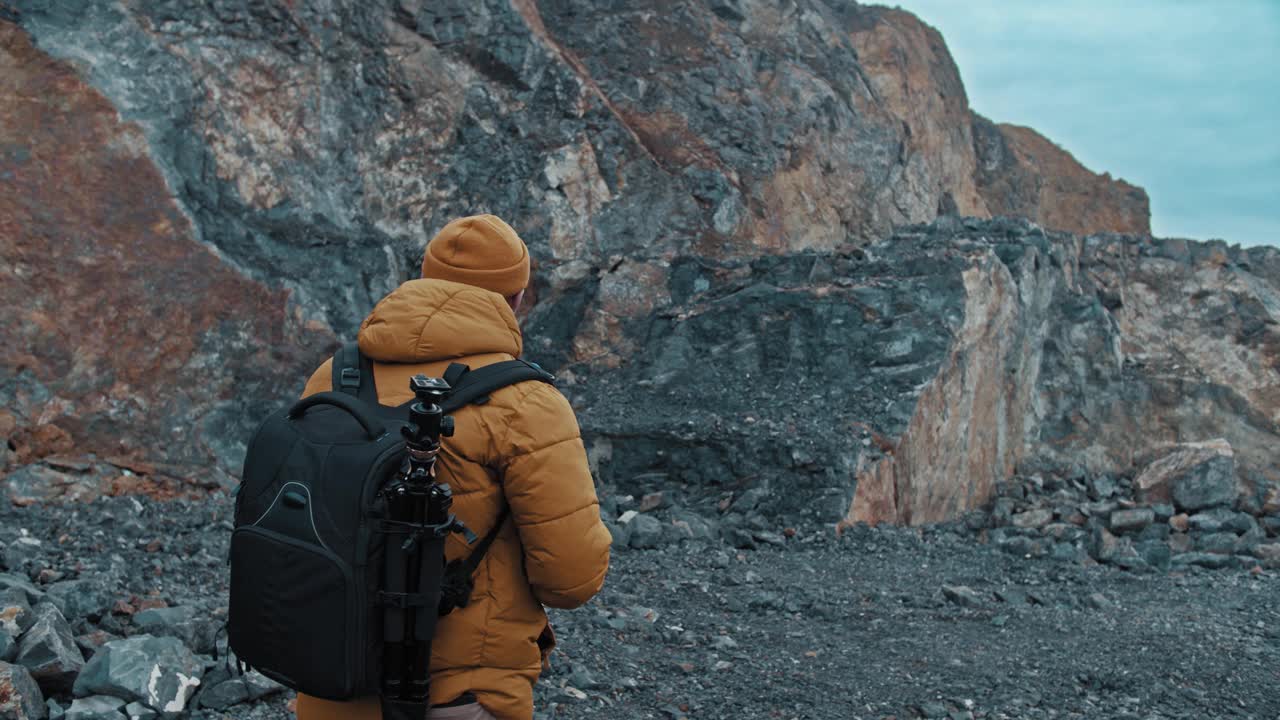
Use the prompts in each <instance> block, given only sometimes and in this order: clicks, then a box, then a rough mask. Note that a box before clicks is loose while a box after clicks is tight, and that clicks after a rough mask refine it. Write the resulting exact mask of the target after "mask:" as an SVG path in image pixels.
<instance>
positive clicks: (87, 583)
mask: <svg viewBox="0 0 1280 720" xmlns="http://www.w3.org/2000/svg"><path fill="white" fill-rule="evenodd" d="M47 592H48V596H49V597H48V599H49V601H50V602H52V603H53V604H54V605H57V606H58V610H60V611H62V614H63V616H64V617H66V618H67V619H68V620H71V621H72V622H74V621H76V620H80V619H81V618H87V619H89V620H91V621H97V620H98V619H99V618H101V617H102V615H103V614H104V613H106V612H107V611H108V610H110V609H111V606H112V605H113V604H114V603H115V598H114V597H112V595H111V593H109V592H108V591H107V590H106V589H105V583H104V582H103V581H101V580H95V579H90V578H81V579H78V580H64V581H62V582H57V583H54V584H52V585H50V586H49V588H48V591H47Z"/></svg>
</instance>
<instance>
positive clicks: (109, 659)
mask: <svg viewBox="0 0 1280 720" xmlns="http://www.w3.org/2000/svg"><path fill="white" fill-rule="evenodd" d="M203 670H204V665H203V664H202V663H201V662H200V660H199V659H198V658H197V657H196V656H195V655H194V654H193V653H192V652H191V650H189V649H187V647H186V646H185V645H183V644H182V641H180V640H178V639H177V638H172V637H154V636H152V635H137V636H134V637H131V638H127V639H124V640H115V641H112V642H109V643H107V644H106V645H103V646H102V647H101V648H100V649H99V650H98V652H97V653H96V654H95V655H94V656H93V659H92V660H90V661H89V663H88V664H87V665H85V667H84V670H83V671H81V673H80V676H79V677H78V678H76V682H75V694H76V695H77V696H81V697H83V696H86V695H93V694H103V695H107V694H109V695H113V696H116V697H121V698H124V699H125V700H126V701H133V700H137V701H139V702H142V703H143V704H145V705H147V706H148V707H150V708H153V709H155V710H158V711H160V712H161V713H164V714H169V713H177V712H181V711H182V710H184V709H185V708H186V706H187V700H188V699H190V698H191V696H192V695H193V694H194V693H195V690H196V688H197V687H198V686H199V685H200V677H201V674H202V672H203Z"/></svg>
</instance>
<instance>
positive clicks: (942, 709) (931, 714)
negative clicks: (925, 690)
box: [920, 702, 947, 718]
mask: <svg viewBox="0 0 1280 720" xmlns="http://www.w3.org/2000/svg"><path fill="white" fill-rule="evenodd" d="M920 715H921V717H926V718H945V717H946V716H947V706H946V705H943V704H942V703H939V702H927V703H924V704H923V705H921V706H920Z"/></svg>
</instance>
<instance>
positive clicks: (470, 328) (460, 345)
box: [359, 279, 522, 363]
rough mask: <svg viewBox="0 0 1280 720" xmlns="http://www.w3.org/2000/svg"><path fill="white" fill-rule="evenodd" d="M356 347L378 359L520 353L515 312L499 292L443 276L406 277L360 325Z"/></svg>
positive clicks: (404, 360) (415, 359)
mask: <svg viewBox="0 0 1280 720" xmlns="http://www.w3.org/2000/svg"><path fill="white" fill-rule="evenodd" d="M359 341H360V352H361V353H363V354H364V355H365V356H366V357H369V358H370V359H372V360H376V361H378V362H394V363H410V362H434V361H437V360H446V359H449V358H456V357H465V356H468V355H480V354H483V353H507V354H509V355H511V356H512V357H520V352H521V349H522V340H521V337H520V326H519V325H518V324H517V323H516V316H515V313H513V312H512V311H511V307H510V306H509V305H507V301H506V300H505V299H504V298H503V297H502V296H501V295H499V294H497V293H495V292H491V291H489V290H485V289H483V288H478V287H475V286H473V285H463V284H462V283H456V282H450V281H448V280H436V279H423V280H410V281H408V282H406V283H405V284H403V285H401V286H400V287H398V288H396V289H395V290H393V291H392V292H391V294H390V295H388V296H386V297H385V298H383V299H382V300H381V301H380V302H379V303H378V305H377V306H376V307H374V309H373V312H371V313H370V314H369V317H367V318H365V320H364V322H363V323H361V325H360V337H359Z"/></svg>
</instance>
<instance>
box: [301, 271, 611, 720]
mask: <svg viewBox="0 0 1280 720" xmlns="http://www.w3.org/2000/svg"><path fill="white" fill-rule="evenodd" d="M359 340H360V351H361V352H362V353H363V354H365V355H366V356H368V357H369V358H371V359H372V360H374V379H375V382H376V385H377V388H378V397H379V400H380V401H381V402H382V403H383V404H384V405H398V404H400V403H403V402H406V401H407V400H409V399H410V398H411V397H412V393H411V392H410V391H409V378H410V377H412V376H413V375H415V374H418V373H425V374H426V375H428V376H431V377H441V376H443V374H444V371H445V368H447V367H448V366H449V363H451V362H461V363H465V364H466V365H469V366H470V367H471V368H472V369H475V368H479V367H483V366H485V365H489V364H491V363H495V362H499V361H503V360H511V359H513V358H516V357H519V356H520V351H521V337H520V329H519V326H518V325H517V324H516V318H515V315H514V314H513V313H512V312H511V308H510V307H509V306H508V305H507V303H506V302H505V301H504V300H503V298H502V297H501V296H500V295H498V294H496V293H492V292H489V291H488V290H483V289H480V288H476V287H472V286H470V285H462V284H458V283H452V282H447V281H444V280H411V281H409V282H406V283H405V284H403V285H401V286H400V287H399V288H398V289H397V290H395V291H394V292H392V293H391V294H390V295H388V296H387V297H386V298H384V299H383V300H382V301H381V302H380V303H378V306H377V307H376V308H374V310H373V313H372V314H370V315H369V317H368V318H366V319H365V321H364V324H362V325H361V326H360V338H359ZM330 365H331V361H330V362H326V363H325V364H324V365H322V366H321V367H320V369H319V370H317V371H316V372H315V374H314V375H312V376H311V380H310V381H309V382H308V383H307V387H306V390H305V391H304V396H305V395H310V394H312V393H317V392H323V391H326V390H330V389H331V386H332V383H331V373H332V369H331V367H330ZM454 421H455V423H456V430H455V432H454V435H453V437H452V438H448V439H445V440H444V443H443V444H444V448H443V450H442V451H441V454H440V459H439V461H438V464H437V468H438V470H439V472H440V475H441V477H442V479H444V480H446V481H448V483H449V485H450V486H451V487H452V489H453V498H454V501H453V510H454V512H455V513H457V515H458V517H459V518H460V519H461V520H462V521H463V522H465V523H466V524H467V526H468V527H469V528H471V529H472V530H473V531H474V532H475V533H476V534H477V535H479V536H481V537H483V536H484V535H485V534H486V533H487V532H489V530H490V528H492V527H493V523H494V521H495V520H496V519H497V517H498V514H499V512H500V511H501V510H502V508H503V506H504V505H509V506H510V508H511V519H510V520H508V521H507V522H506V523H505V524H506V527H505V528H504V529H503V530H502V531H501V532H500V534H499V535H498V537H497V540H496V541H495V542H494V544H493V546H492V547H490V548H489V552H488V553H487V554H486V555H485V557H484V560H483V561H482V562H481V564H480V567H479V569H478V570H477V571H476V575H475V581H476V585H475V593H474V594H473V595H472V599H471V603H470V604H469V605H468V606H467V607H465V608H459V609H456V610H454V611H453V612H452V613H450V614H449V615H446V616H445V617H443V618H441V620H440V624H439V625H438V627H437V630H436V637H435V641H434V643H433V645H432V651H431V702H432V703H433V704H440V703H445V702H449V701H451V700H454V699H455V698H457V697H458V696H459V695H461V694H463V693H464V692H467V691H471V692H473V693H474V694H475V695H476V697H477V698H478V699H479V701H480V704H481V705H483V706H484V707H485V709H487V710H488V711H489V712H490V713H493V714H494V715H496V716H498V717H500V718H530V717H532V716H533V684H534V683H535V682H536V681H537V679H538V674H539V672H540V671H541V666H542V657H543V656H542V651H545V650H547V649H549V648H548V645H549V644H550V643H551V642H553V640H552V638H553V637H554V636H553V635H552V634H551V632H550V627H549V625H548V624H547V616H546V613H545V612H543V609H542V606H543V605H548V606H551V607H556V608H573V607H577V606H579V605H582V604H583V603H585V602H586V601H587V600H589V599H590V598H591V597H592V596H593V595H595V594H596V593H597V592H599V591H600V588H601V586H602V585H603V584H604V576H605V572H606V571H607V570H608V567H609V542H610V537H609V532H608V530H606V529H605V527H604V524H603V523H602V522H601V521H600V510H599V504H598V501H597V499H596V493H595V486H594V483H593V482H592V479H591V472H590V470H589V469H588V466H587V456H586V452H585V450H584V448H583V445H582V439H581V437H580V435H579V431H578V422H577V419H576V418H575V417H574V414H573V409H572V408H571V407H570V406H569V403H568V402H567V401H566V400H565V399H564V396H563V395H561V394H560V393H559V391H557V390H556V389H555V388H554V387H552V386H550V385H548V384H546V383H541V382H525V383H520V384H518V385H513V386H510V387H507V388H503V389H501V390H498V391H496V392H494V393H493V394H492V395H491V396H490V399H489V402H487V403H485V404H483V405H471V406H468V407H465V408H462V409H461V410H458V411H457V412H456V413H454ZM445 552H446V554H447V557H448V558H449V559H450V560H452V559H454V558H457V557H463V556H465V555H467V554H468V553H469V552H470V548H469V547H468V546H467V545H466V544H465V542H464V541H463V540H462V539H461V536H458V535H453V536H451V537H450V539H449V540H448V543H447V546H446V550H445ZM318 660H319V659H318ZM321 661H322V660H321ZM297 712H298V719H299V720H328V719H330V718H333V719H335V720H336V719H337V718H343V719H345V720H365V719H369V720H376V719H377V718H380V717H381V713H380V711H379V708H378V701H377V698H376V697H370V698H364V699H361V700H357V701H353V702H346V703H338V702H331V701H327V700H321V699H318V698H313V697H309V696H305V695H299V697H298V711H297Z"/></svg>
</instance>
